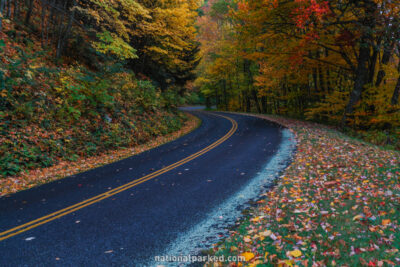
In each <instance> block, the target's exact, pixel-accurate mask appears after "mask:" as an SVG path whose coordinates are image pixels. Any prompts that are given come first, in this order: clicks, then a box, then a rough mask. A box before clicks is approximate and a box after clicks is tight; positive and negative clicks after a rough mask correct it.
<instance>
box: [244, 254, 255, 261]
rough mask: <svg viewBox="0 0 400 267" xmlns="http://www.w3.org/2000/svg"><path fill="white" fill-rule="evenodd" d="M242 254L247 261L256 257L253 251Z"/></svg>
mask: <svg viewBox="0 0 400 267" xmlns="http://www.w3.org/2000/svg"><path fill="white" fill-rule="evenodd" d="M241 256H243V257H244V258H245V260H246V261H251V260H252V259H253V258H254V257H255V255H254V253H252V252H244V253H242V254H241Z"/></svg>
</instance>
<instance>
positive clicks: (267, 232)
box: [260, 230, 272, 236]
mask: <svg viewBox="0 0 400 267" xmlns="http://www.w3.org/2000/svg"><path fill="white" fill-rule="evenodd" d="M271 234H272V232H271V230H267V231H264V232H261V233H260V235H262V236H270V235H271Z"/></svg>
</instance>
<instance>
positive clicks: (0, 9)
mask: <svg viewBox="0 0 400 267" xmlns="http://www.w3.org/2000/svg"><path fill="white" fill-rule="evenodd" d="M4 1H5V0H1V1H0V31H1V30H2V29H3V13H4V9H5V8H4V6H5V2H4Z"/></svg>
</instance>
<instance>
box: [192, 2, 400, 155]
mask: <svg viewBox="0 0 400 267" xmlns="http://www.w3.org/2000/svg"><path fill="white" fill-rule="evenodd" d="M201 11H202V12H201V14H200V17H199V19H198V22H197V23H198V28H199V33H198V40H199V41H200V43H201V56H202V61H201V63H200V65H199V67H198V77H197V79H196V80H195V83H194V84H195V86H196V87H197V88H199V89H200V90H201V92H203V94H204V95H205V96H206V97H207V101H208V104H209V105H212V104H216V105H217V106H218V108H219V109H224V110H232V111H244V112H256V113H267V114H276V115H283V116H289V117H293V118H300V119H306V120H313V121H317V122H322V123H325V124H329V125H332V126H334V127H338V128H341V129H343V130H344V131H346V132H347V133H350V134H352V135H355V136H357V137H361V138H363V139H366V140H367V141H370V142H373V143H376V144H380V145H389V146H390V147H391V148H397V149H399V148H400V144H399V141H398V140H399V139H400V138H399V137H400V130H399V126H400V112H399V108H400V106H399V93H400V64H399V51H400V36H399V33H400V29H399V22H400V20H399V19H400V18H399V16H400V2H399V1H397V0H395V1H393V0H387V1H386V0H367V1H350V0H349V1H317V0H293V1H286V0H285V1H279V0H241V1H234V0H209V1H206V3H205V4H204V5H203V7H202V8H201Z"/></svg>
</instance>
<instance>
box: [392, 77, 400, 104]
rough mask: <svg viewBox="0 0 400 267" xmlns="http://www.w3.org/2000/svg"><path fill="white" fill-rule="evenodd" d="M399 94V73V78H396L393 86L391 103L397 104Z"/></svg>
mask: <svg viewBox="0 0 400 267" xmlns="http://www.w3.org/2000/svg"><path fill="white" fill-rule="evenodd" d="M399 95H400V75H399V78H398V79H397V84H396V87H395V88H394V92H393V96H392V101H391V102H392V105H393V106H394V105H397V104H399Z"/></svg>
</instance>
